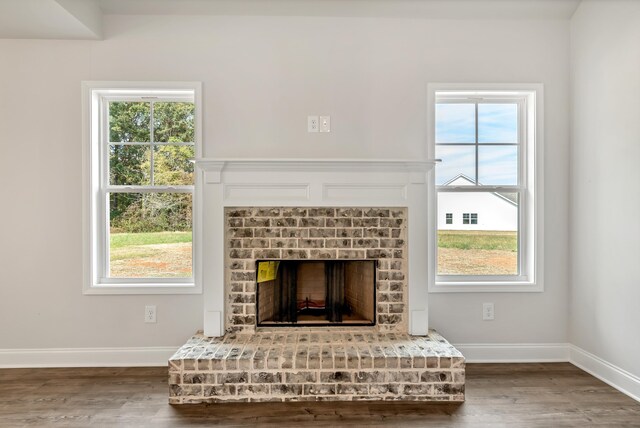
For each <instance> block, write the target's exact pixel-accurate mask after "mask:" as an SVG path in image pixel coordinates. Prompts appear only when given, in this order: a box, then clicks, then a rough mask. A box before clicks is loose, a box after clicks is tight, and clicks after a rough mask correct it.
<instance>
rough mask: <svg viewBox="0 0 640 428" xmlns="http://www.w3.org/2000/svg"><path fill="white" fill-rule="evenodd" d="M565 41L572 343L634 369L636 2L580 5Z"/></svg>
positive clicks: (639, 80) (638, 154)
mask: <svg viewBox="0 0 640 428" xmlns="http://www.w3.org/2000/svg"><path fill="white" fill-rule="evenodd" d="M571 46H572V89H573V91H572V105H573V109H572V111H573V113H572V119H573V122H572V143H571V193H570V194H571V222H570V225H571V231H570V234H571V284H572V287H571V328H570V340H571V343H573V344H574V345H576V346H578V347H580V348H582V349H584V350H586V351H588V352H590V353H592V354H595V355H596V356H598V357H600V358H602V359H604V360H606V361H608V362H609V363H611V364H614V365H615V366H618V367H620V368H622V369H624V370H626V371H628V372H631V373H633V374H635V375H636V376H640V339H639V338H640V310H639V308H638V305H639V304H640V263H639V261H640V222H639V221H637V213H639V212H640V191H638V189H637V188H635V187H633V186H634V185H635V186H637V185H638V184H639V183H640V120H639V118H640V2H635V1H618V0H614V1H612V0H607V1H585V2H583V3H582V4H581V6H580V7H579V8H578V10H577V12H576V14H575V15H574V17H573V20H572V23H571ZM629 185H631V186H629Z"/></svg>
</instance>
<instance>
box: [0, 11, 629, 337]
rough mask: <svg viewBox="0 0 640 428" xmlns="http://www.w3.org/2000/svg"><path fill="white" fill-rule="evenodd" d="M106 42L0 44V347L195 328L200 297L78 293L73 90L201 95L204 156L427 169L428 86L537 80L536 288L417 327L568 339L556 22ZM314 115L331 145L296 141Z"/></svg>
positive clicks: (559, 30) (269, 26) (258, 24)
mask: <svg viewBox="0 0 640 428" xmlns="http://www.w3.org/2000/svg"><path fill="white" fill-rule="evenodd" d="M105 35H106V37H105V40H103V41H35V40H0V56H1V57H2V67H0V94H1V97H0V99H1V101H0V129H1V130H2V132H1V133H0V135H2V140H1V141H0V144H1V155H0V182H1V183H2V184H3V185H4V186H3V192H2V195H3V202H2V209H1V210H0V228H2V229H1V230H0V236H2V244H1V245H0V263H1V265H0V270H1V271H2V274H1V277H0V281H1V282H2V286H1V287H0V294H1V295H0V314H2V320H3V322H2V323H0V348H49V347H56V348H61V347H128V346H174V345H176V346H177V345H179V344H181V343H182V342H183V341H184V340H185V339H186V337H187V336H189V335H190V334H192V333H193V332H194V331H195V330H196V329H198V328H201V327H202V307H203V301H202V296H198V295H196V296H83V295H82V292H81V290H82V264H81V260H82V245H81V244H82V234H81V224H82V221H83V219H82V216H81V197H82V187H81V184H82V180H83V177H82V170H81V164H82V162H81V148H82V140H81V107H80V81H82V80H147V81H148V80H197V81H202V82H203V83H204V121H205V123H204V140H205V143H204V144H205V147H204V155H205V156H208V157H213V156H217V157H252V158H253V157H258V158H259V157H269V158H277V157H301V158H314V157H320V158H344V157H357V158H411V159H420V158H425V157H426V133H427V130H426V85H427V83H428V82H498V83H500V82H511V83H518V82H523V83H531V82H541V83H543V84H544V85H545V101H546V103H545V136H544V137H545V143H546V147H545V171H544V173H545V181H546V183H547V187H546V190H545V194H544V199H545V235H546V241H547V242H546V255H545V260H544V263H545V275H544V280H545V287H546V290H545V292H544V293H533V294H528V293H527V294H517V293H516V294H490V295H486V294H437V295H436V294H433V295H430V301H429V311H430V323H431V326H433V327H435V328H436V329H438V330H440V332H441V333H443V334H444V335H445V336H446V337H447V338H448V339H449V340H451V341H453V342H457V343H461V342H465V343H506V342H513V343H545V342H566V341H567V337H568V336H567V325H568V318H567V312H568V306H569V302H568V250H567V248H568V247H567V243H568V234H567V223H568V198H567V195H568V188H569V182H568V170H567V165H568V149H569V125H568V119H569V80H568V79H569V58H568V57H569V23H568V21H563V20H550V21H545V20H538V21H535V20H502V21H477V20H460V21H447V20H421V19H378V18H354V17H349V18H304V17H212V16H206V17H179V16H156V17H153V16H144V17H142V16H107V17H106V20H105ZM309 114H329V115H331V119H332V132H331V133H330V134H308V133H307V132H306V116H307V115H309ZM594 144H595V141H594ZM576 183H581V182H579V181H576ZM578 185H579V184H578ZM628 196H629V195H628V194H627V197H628ZM628 214H629V213H628ZM487 301H492V302H495V305H496V306H495V310H496V320H495V321H493V322H482V321H481V310H482V303H483V302H487ZM145 304H156V305H157V307H158V323H157V324H144V323H143V308H144V305H145Z"/></svg>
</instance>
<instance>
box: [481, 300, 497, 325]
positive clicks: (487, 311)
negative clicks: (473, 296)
mask: <svg viewBox="0 0 640 428" xmlns="http://www.w3.org/2000/svg"><path fill="white" fill-rule="evenodd" d="M494 316H495V312H494V308H493V303H483V304H482V319H483V320H484V321H493V319H494Z"/></svg>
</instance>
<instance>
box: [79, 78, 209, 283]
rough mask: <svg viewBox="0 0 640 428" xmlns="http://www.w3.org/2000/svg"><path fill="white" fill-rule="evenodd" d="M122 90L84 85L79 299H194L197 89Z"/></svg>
mask: <svg viewBox="0 0 640 428" xmlns="http://www.w3.org/2000/svg"><path fill="white" fill-rule="evenodd" d="M128 86H130V87H122V84H114V85H113V87H109V85H107V84H92V83H90V82H88V83H85V91H86V93H85V96H86V98H87V102H88V103H89V106H90V107H89V108H88V110H89V111H88V112H87V113H88V118H87V121H88V122H89V124H88V125H89V126H88V128H89V130H90V131H89V132H90V133H89V140H90V141H89V142H88V143H87V144H88V146H89V151H88V152H89V153H88V155H87V158H88V159H87V162H88V165H89V170H90V171H89V175H90V177H89V178H88V181H89V183H88V188H89V190H88V194H89V195H88V199H90V208H89V211H90V213H89V215H88V217H89V221H88V223H90V225H89V228H88V229H89V230H88V231H87V234H88V235H89V239H88V240H89V243H88V246H89V253H90V260H89V261H88V264H89V265H90V267H89V271H90V277H89V278H88V281H87V282H88V283H89V284H88V286H85V292H87V291H88V292H107V293H112V292H127V293H133V292H140V293H148V292H162V293H172V292H197V291H198V287H196V286H195V283H196V281H195V280H194V278H195V277H196V275H194V272H195V270H194V268H195V267H196V266H194V253H195V252H194V222H193V212H194V210H193V206H194V194H195V181H196V180H195V174H194V166H193V162H192V160H193V159H194V158H195V157H197V152H198V151H199V150H198V149H199V148H198V143H199V106H198V104H197V102H196V99H199V94H197V93H196V92H197V91H198V90H199V85H197V84H176V85H175V86H174V85H173V84H168V85H154V86H153V87H146V86H147V85H141V86H135V84H131V85H128ZM87 287H88V288H87ZM125 289H126V291H125Z"/></svg>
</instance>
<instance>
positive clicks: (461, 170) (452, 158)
mask: <svg viewBox="0 0 640 428" xmlns="http://www.w3.org/2000/svg"><path fill="white" fill-rule="evenodd" d="M436 158H438V159H442V162H440V163H439V164H438V165H437V166H436V184H437V185H439V186H441V185H444V184H455V185H461V186H463V185H474V184H475V176H476V149H475V146H459V147H456V146H436ZM452 180H453V182H451V181H452ZM449 182H451V183H449Z"/></svg>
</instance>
